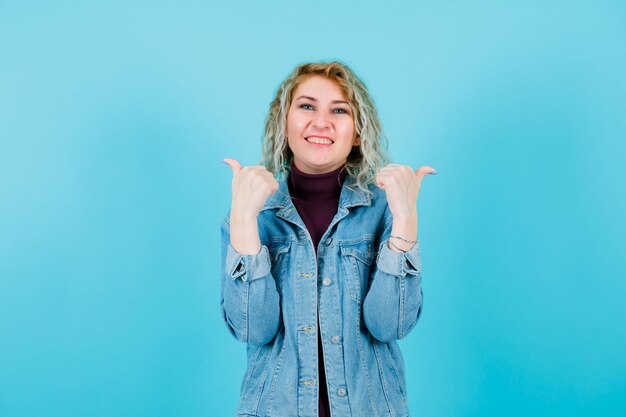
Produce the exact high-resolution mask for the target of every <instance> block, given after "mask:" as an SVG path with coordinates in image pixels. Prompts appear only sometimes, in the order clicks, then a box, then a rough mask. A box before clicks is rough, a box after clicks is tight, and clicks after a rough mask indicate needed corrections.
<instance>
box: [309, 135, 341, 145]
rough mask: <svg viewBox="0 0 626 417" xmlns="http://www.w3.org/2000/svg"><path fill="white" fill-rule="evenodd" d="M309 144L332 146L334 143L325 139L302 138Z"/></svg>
mask: <svg viewBox="0 0 626 417" xmlns="http://www.w3.org/2000/svg"><path fill="white" fill-rule="evenodd" d="M304 140H306V141H307V142H309V143H317V144H318V145H332V144H333V143H334V142H333V141H332V140H330V139H327V138H320V137H317V136H309V137H308V138H304Z"/></svg>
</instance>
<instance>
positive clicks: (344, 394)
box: [337, 388, 347, 397]
mask: <svg viewBox="0 0 626 417" xmlns="http://www.w3.org/2000/svg"><path fill="white" fill-rule="evenodd" d="M346 394H347V392H346V390H345V389H343V388H339V389H338V390H337V395H339V396H340V397H345V396H346Z"/></svg>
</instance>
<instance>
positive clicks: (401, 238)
mask: <svg viewBox="0 0 626 417" xmlns="http://www.w3.org/2000/svg"><path fill="white" fill-rule="evenodd" d="M389 237H395V238H396V239H400V240H401V241H403V242H406V243H417V241H416V240H408V239H405V238H403V237H400V236H394V235H389Z"/></svg>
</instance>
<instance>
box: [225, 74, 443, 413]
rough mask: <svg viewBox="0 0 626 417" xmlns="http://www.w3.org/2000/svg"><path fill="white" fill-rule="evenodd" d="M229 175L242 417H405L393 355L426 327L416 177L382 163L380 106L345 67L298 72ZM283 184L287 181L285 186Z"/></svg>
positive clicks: (229, 250)
mask: <svg viewBox="0 0 626 417" xmlns="http://www.w3.org/2000/svg"><path fill="white" fill-rule="evenodd" d="M224 161H225V162H226V163H227V164H228V165H229V166H230V167H231V169H232V172H233V181H232V205H231V210H230V213H229V215H228V216H227V217H226V219H225V220H224V222H223V224H222V311H223V313H224V318H225V321H226V323H227V325H228V328H229V330H230V331H231V332H232V334H233V335H234V336H235V337H236V338H237V339H238V340H240V341H242V342H245V343H247V351H248V367H247V371H246V374H245V376H244V379H243V382H242V386H241V397H240V402H239V407H238V410H237V413H238V415H239V416H273V417H282V416H284V417H293V416H302V417H305V416H311V417H318V416H330V415H332V416H334V417H336V416H390V415H391V416H407V415H408V414H409V412H408V409H407V401H406V389H405V379H404V364H403V360H402V355H401V353H400V351H399V349H398V345H397V343H396V340H397V339H401V338H403V337H404V336H406V335H407V334H408V332H409V331H410V330H411V329H412V328H413V326H414V325H415V323H416V322H417V319H418V317H419V315H420V311H421V304H422V292H421V286H420V282H421V265H420V254H419V244H418V242H417V196H418V192H419V189H420V184H421V181H422V179H423V177H424V176H425V175H426V174H429V173H430V174H434V173H436V172H435V170H434V169H433V168H431V167H428V166H422V167H421V168H419V169H418V170H417V171H413V169H412V168H411V167H408V166H403V165H397V164H388V155H387V152H386V148H385V146H384V142H383V136H382V129H381V125H380V121H379V119H378V115H377V112H376V109H375V107H374V104H373V101H372V99H371V97H370V95H369V93H368V91H367V88H366V87H365V85H364V84H363V83H362V82H361V81H360V80H359V78H358V77H357V76H356V75H355V74H354V72H353V71H352V70H351V69H350V68H349V67H347V66H346V65H344V64H342V63H339V62H329V63H310V64H303V65H300V66H298V67H296V68H295V69H294V71H293V72H292V73H291V75H290V76H289V77H287V79H286V80H285V81H284V82H283V83H282V84H281V85H280V87H279V89H278V91H277V93H276V97H275V98H274V100H273V101H272V103H271V105H270V110H269V114H268V116H267V119H266V122H265V137H264V144H263V165H260V166H249V167H244V168H242V167H241V165H240V164H239V162H237V161H236V160H234V159H225V160H224ZM279 181H280V182H279Z"/></svg>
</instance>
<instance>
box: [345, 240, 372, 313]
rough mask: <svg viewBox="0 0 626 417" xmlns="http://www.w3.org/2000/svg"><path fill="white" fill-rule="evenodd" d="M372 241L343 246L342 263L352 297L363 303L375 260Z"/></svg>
mask: <svg viewBox="0 0 626 417" xmlns="http://www.w3.org/2000/svg"><path fill="white" fill-rule="evenodd" d="M374 255H375V254H374V251H373V245H372V241H369V240H368V241H362V242H359V243H357V244H355V245H349V246H342V247H341V264H342V265H343V268H344V273H345V283H346V286H347V288H348V290H349V292H350V298H352V300H354V301H356V302H357V303H359V304H360V303H361V302H362V301H363V299H364V298H365V294H366V293H367V289H368V284H369V276H370V271H371V267H372V262H373V260H374Z"/></svg>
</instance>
